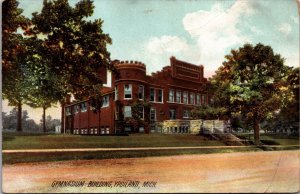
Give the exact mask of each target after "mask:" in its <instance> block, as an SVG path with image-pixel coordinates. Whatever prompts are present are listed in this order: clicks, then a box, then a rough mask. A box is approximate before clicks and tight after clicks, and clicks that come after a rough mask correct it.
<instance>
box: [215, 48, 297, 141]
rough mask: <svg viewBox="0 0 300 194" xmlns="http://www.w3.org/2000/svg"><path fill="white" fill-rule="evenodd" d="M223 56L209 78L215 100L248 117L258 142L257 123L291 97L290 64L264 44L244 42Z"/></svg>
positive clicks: (231, 110)
mask: <svg viewBox="0 0 300 194" xmlns="http://www.w3.org/2000/svg"><path fill="white" fill-rule="evenodd" d="M225 58H226V61H224V62H223V65H222V66H221V67H220V68H219V69H218V70H217V71H216V75H215V76H213V78H212V79H211V83H212V86H213V88H214V93H215V96H214V102H215V103H216V104H218V105H219V106H222V107H226V109H228V110H229V111H230V112H232V113H240V114H241V115H242V116H243V117H245V118H246V119H249V120H251V121H252V122H253V126H254V131H255V134H254V136H255V142H256V143H257V144H258V143H259V123H260V122H261V121H262V120H264V119H265V118H266V117H268V116H269V115H271V114H273V113H274V111H276V110H280V109H281V108H282V107H284V106H286V105H287V103H288V102H289V101H290V100H291V99H292V94H291V92H290V90H289V88H288V86H287V82H286V80H287V76H288V73H289V70H290V68H289V67H287V66H285V65H284V59H283V58H282V57H281V56H280V55H279V54H274V52H273V49H272V48H271V47H270V46H265V45H263V44H257V45H255V46H253V45H251V44H245V45H244V46H243V47H241V48H239V49H237V50H231V53H230V54H229V55H226V56H225Z"/></svg>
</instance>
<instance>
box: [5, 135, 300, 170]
mask: <svg viewBox="0 0 300 194" xmlns="http://www.w3.org/2000/svg"><path fill="white" fill-rule="evenodd" d="M244 138H246V136H245V137H244ZM247 138H248V136H247ZM261 139H262V140H263V141H266V142H267V143H268V144H269V145H295V146H293V147H289V148H278V147H275V148H272V149H270V148H268V149H266V148H258V147H241V148H232V147H230V146H226V147H223V148H205V149H179V148H178V149H175V150H174V149H168V150H126V151H124V150H123V151H82V152H78V151H68V152H54V151H51V152H45V153H41V152H37V153H24V152H20V153H3V164H13V163H20V162H43V161H60V160H81V159H107V158H132V157H149V156H170V155H183V154H209V153H228V152H247V151H262V150H265V151H268V150H282V149H299V146H296V145H299V140H298V139H296V138H288V137H286V136H278V135H277V136H276V135H275V136H274V135H273V136H270V135H269V136H265V135H262V136H261ZM192 146H225V144H223V143H222V142H220V141H216V140H211V139H209V138H207V137H204V136H200V135H192V134H177V135H176V134H174V135H167V134H131V135H129V136H80V135H62V134H58V135H54V134H27V133H3V144H2V148H3V150H20V149H63V148H135V147H192Z"/></svg>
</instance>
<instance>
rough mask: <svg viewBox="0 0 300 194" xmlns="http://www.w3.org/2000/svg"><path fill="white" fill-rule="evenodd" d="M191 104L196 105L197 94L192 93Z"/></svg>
mask: <svg viewBox="0 0 300 194" xmlns="http://www.w3.org/2000/svg"><path fill="white" fill-rule="evenodd" d="M190 104H195V94H194V93H190Z"/></svg>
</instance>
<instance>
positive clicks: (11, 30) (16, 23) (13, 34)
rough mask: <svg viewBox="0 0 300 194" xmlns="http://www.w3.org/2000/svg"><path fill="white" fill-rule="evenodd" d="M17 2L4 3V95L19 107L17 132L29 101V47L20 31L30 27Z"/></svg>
mask: <svg viewBox="0 0 300 194" xmlns="http://www.w3.org/2000/svg"><path fill="white" fill-rule="evenodd" d="M18 4H19V3H18V2H17V1H16V0H5V1H3V3H2V75H3V77H2V83H3V84H2V85H3V88H2V94H3V98H4V99H7V100H8V102H9V105H11V106H15V107H18V114H17V115H18V116H17V118H18V125H17V130H18V131H22V122H21V118H22V105H23V104H24V103H25V102H26V100H27V98H26V97H27V94H28V86H27V85H26V84H24V79H26V77H25V75H24V68H25V66H24V63H25V58H26V52H27V47H26V43H25V39H24V38H23V36H22V34H20V33H17V30H18V29H23V30H26V29H27V28H28V26H29V25H30V22H29V20H28V19H27V18H25V17H24V16H22V15H21V14H22V12H23V10H22V9H20V8H18Z"/></svg>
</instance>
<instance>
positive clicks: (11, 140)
mask: <svg viewBox="0 0 300 194" xmlns="http://www.w3.org/2000/svg"><path fill="white" fill-rule="evenodd" d="M218 145H224V144H223V143H222V142H219V141H215V140H210V139H208V138H206V137H203V136H199V135H192V134H178V135H167V134H132V135H129V136H80V135H61V134H58V135H44V134H25V133H20V134H18V133H3V145H2V148H3V150H9V149H60V148H122V147H127V148H130V147H167V146H168V147H181V146H218Z"/></svg>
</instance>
